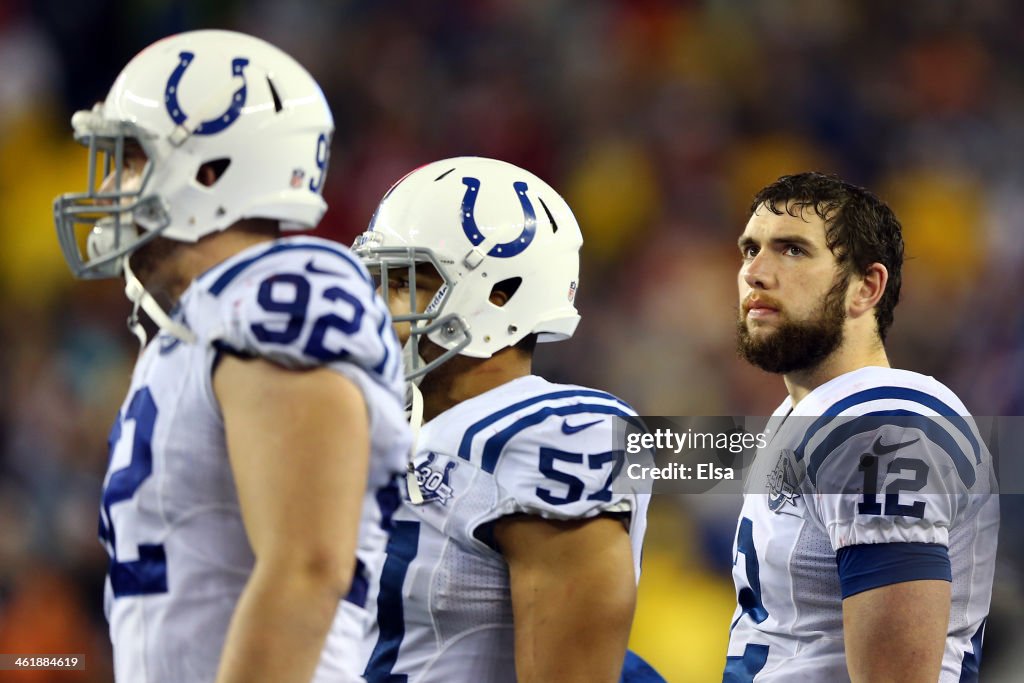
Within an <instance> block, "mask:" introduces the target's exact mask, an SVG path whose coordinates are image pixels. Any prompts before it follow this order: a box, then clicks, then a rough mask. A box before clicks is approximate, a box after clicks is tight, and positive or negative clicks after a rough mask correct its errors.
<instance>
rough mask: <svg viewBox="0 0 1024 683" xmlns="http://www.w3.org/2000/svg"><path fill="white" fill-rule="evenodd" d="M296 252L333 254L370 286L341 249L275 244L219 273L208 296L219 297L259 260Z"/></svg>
mask: <svg viewBox="0 0 1024 683" xmlns="http://www.w3.org/2000/svg"><path fill="white" fill-rule="evenodd" d="M296 250H306V251H323V252H327V253H328V254H333V255H334V256H337V257H338V258H340V259H342V260H344V261H346V262H348V264H349V265H350V266H352V269H353V270H354V271H355V273H356V275H357V276H358V277H359V278H361V279H362V280H364V281H365V282H367V283H368V284H372V282H371V280H370V276H369V275H367V273H366V270H365V269H364V268H363V267H362V266H361V265H360V264H359V262H358V261H356V260H355V258H354V257H352V256H350V255H349V254H346V253H345V252H343V251H341V249H336V248H334V247H331V246H328V245H326V244H309V243H306V242H300V243H295V244H291V243H283V244H282V243H275V244H274V245H273V246H271V247H270V248H269V249H267V250H265V251H263V252H260V253H259V254H257V255H256V256H253V257H251V258H247V259H245V260H244V261H239V262H238V263H236V264H235V265H233V266H231V267H230V268H228V269H227V270H226V271H224V272H223V273H221V275H220V277H218V278H217V280H216V281H215V282H214V283H213V284H212V285H210V290H209V291H210V294H213V295H214V296H220V294H221V292H223V291H224V290H225V289H226V288H227V286H228V285H229V284H231V282H232V280H234V279H235V278H237V277H238V276H239V275H241V274H242V271H244V270H245V269H246V268H248V267H249V266H251V265H252V264H254V263H256V262H257V261H259V260H260V259H262V258H265V257H267V256H272V255H274V254H279V253H281V252H282V251H296Z"/></svg>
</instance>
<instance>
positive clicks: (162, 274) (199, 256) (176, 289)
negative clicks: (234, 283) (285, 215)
mask: <svg viewBox="0 0 1024 683" xmlns="http://www.w3.org/2000/svg"><path fill="white" fill-rule="evenodd" d="M272 239H274V237H273V236H271V235H266V234H260V233H253V232H246V231H242V230H231V229H228V230H225V231H223V232H217V233H213V234H212V235H208V236H206V237H204V238H202V239H201V240H199V241H198V242H196V243H195V244H188V243H182V244H179V245H178V248H177V249H176V250H175V251H174V253H173V255H172V256H171V257H170V258H168V259H166V260H165V261H164V262H162V263H160V264H158V265H157V267H155V268H154V269H153V270H152V272H149V273H146V274H142V273H140V274H139V278H140V279H141V280H142V283H143V284H144V285H145V286H146V289H147V290H149V292H150V293H151V294H152V295H153V296H155V297H158V300H161V301H162V302H164V303H166V304H169V305H170V306H174V305H176V304H177V303H178V300H179V299H181V296H182V294H184V293H185V290H186V289H188V287H189V285H191V284H192V281H193V280H195V279H196V278H197V277H199V276H200V275H202V274H203V273H205V272H206V271H208V270H209V269H211V268H213V267H214V266H216V265H217V264H219V263H223V262H224V261H226V260H228V259H229V258H231V257H232V256H234V255H235V254H237V253H239V252H241V251H244V250H246V249H248V248H249V247H251V246H254V245H256V244H259V243H261V242H269V241H270V240H272Z"/></svg>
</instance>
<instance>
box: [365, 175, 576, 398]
mask: <svg viewBox="0 0 1024 683" xmlns="http://www.w3.org/2000/svg"><path fill="white" fill-rule="evenodd" d="M582 244H583V236H582V235H581V234H580V228H579V225H578V224H577V222H576V217H575V216H573V213H572V210H570V209H569V205H568V204H566V202H565V200H564V199H562V197H561V196H559V194H558V193H557V192H555V191H554V190H553V189H552V188H551V186H550V185H548V184H547V183H545V182H544V181H543V180H541V179H540V178H538V177H537V176H535V175H534V174H532V173H530V172H529V171H525V170H523V169H521V168H519V167H517V166H513V165H512V164H509V163H506V162H503V161H496V160H494V159H485V158H481V157H458V158H454V159H444V160H442V161H436V162H434V163H432V164H427V165H426V166H422V167H420V168H418V169H416V170H415V171H413V172H412V173H410V174H408V175H407V176H405V177H404V178H402V179H401V180H399V181H398V182H397V183H396V184H395V185H394V186H393V187H392V188H391V189H390V190H388V192H387V194H385V195H384V198H383V199H382V200H381V203H380V205H379V206H378V207H377V211H376V213H375V214H374V216H373V219H372V220H371V222H370V226H369V229H368V230H367V231H366V232H365V233H363V234H362V235H360V236H359V237H358V238H357V239H356V242H355V245H354V246H353V249H354V250H355V252H356V254H358V255H359V256H360V258H361V259H362V260H363V262H364V264H366V265H367V267H368V268H369V269H370V270H371V272H374V273H379V277H380V281H381V283H382V287H384V288H385V291H384V296H385V298H387V292H386V287H387V282H388V271H389V270H392V269H395V268H407V269H408V271H409V272H408V278H409V283H410V290H411V301H412V302H415V301H416V295H415V283H416V264H417V263H419V264H430V265H432V266H433V267H434V268H435V269H436V270H437V272H438V273H439V274H440V275H441V277H442V279H443V280H444V284H443V285H442V286H441V288H440V289H439V290H438V291H437V292H436V293H434V296H433V297H432V299H431V301H430V304H429V305H428V306H427V307H426V310H424V311H418V310H415V307H414V308H413V310H410V311H409V313H408V314H399V315H395V316H394V320H395V321H396V322H403V321H405V322H409V323H410V325H411V335H410V339H409V343H408V344H407V348H406V364H407V367H406V372H407V375H406V376H407V378H408V379H416V378H419V377H422V376H423V375H425V374H426V373H428V372H430V371H432V370H433V369H434V368H436V367H437V366H439V365H440V364H441V363H444V362H445V361H447V360H448V359H449V358H451V357H453V356H454V355H456V354H461V355H464V356H470V357H473V358H489V357H491V356H492V355H493V354H494V353H495V352H497V351H498V350H500V349H503V348H505V347H508V346H513V345H515V344H517V343H518V342H519V341H521V340H522V339H523V338H524V337H526V336H527V335H530V334H536V335H537V340H538V341H540V342H550V341H561V340H563V339H568V338H569V337H571V336H572V334H573V332H574V331H575V329H576V325H577V324H578V323H579V320H580V316H579V313H578V312H577V311H576V307H575V305H574V301H575V298H576V290H577V286H578V282H579V250H580V247H581V246H582ZM496 287H497V288H501V289H502V290H504V291H505V292H506V294H508V293H509V292H511V296H510V297H509V299H508V301H507V302H506V303H505V304H504V305H501V306H499V305H496V304H494V303H492V301H491V293H492V291H493V290H494V289H495V288H496ZM422 336H426V337H427V338H428V339H429V340H430V341H432V342H433V343H434V344H437V345H438V346H440V347H442V348H444V349H445V350H446V353H445V354H443V355H442V356H441V357H440V358H437V359H435V360H433V361H431V362H430V363H425V362H424V361H423V360H422V359H421V358H420V355H419V353H418V338H419V337H422Z"/></svg>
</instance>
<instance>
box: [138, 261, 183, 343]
mask: <svg viewBox="0 0 1024 683" xmlns="http://www.w3.org/2000/svg"><path fill="white" fill-rule="evenodd" d="M121 267H122V269H123V271H124V294H125V296H127V297H128V300H129V301H131V302H132V313H131V316H130V317H129V318H128V329H129V330H131V331H132V334H134V335H135V337H136V338H137V339H138V340H139V344H141V345H142V346H143V347H145V346H146V341H147V339H146V330H144V329H143V327H142V323H140V322H139V309H140V308H141V309H142V310H144V311H145V312H146V315H148V316H149V318H150V320H152V321H153V322H154V323H156V325H157V327H159V328H160V329H161V330H163V331H164V332H167V333H168V334H170V335H172V336H174V337H177V338H178V339H180V340H181V341H183V342H185V343H187V344H194V343H195V342H196V335H195V333H194V332H193V331H192V330H190V329H188V328H187V327H185V326H184V325H182V324H181V323H178V322H175V321H174V320H171V317H170V316H169V315H167V313H165V312H164V309H163V308H161V307H160V304H158V303H157V302H156V299H154V298H153V295H151V294H150V293H149V292H147V291H146V288H145V286H143V284H142V282H140V281H139V278H137V277H136V276H135V273H134V272H132V267H131V265H130V264H129V263H128V256H127V255H126V256H125V257H124V258H123V259H122V260H121Z"/></svg>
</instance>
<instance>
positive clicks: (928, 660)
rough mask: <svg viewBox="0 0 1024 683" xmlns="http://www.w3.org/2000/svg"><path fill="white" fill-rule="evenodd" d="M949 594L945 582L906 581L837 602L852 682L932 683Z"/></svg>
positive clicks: (936, 672) (939, 665) (938, 666)
mask: <svg viewBox="0 0 1024 683" xmlns="http://www.w3.org/2000/svg"><path fill="white" fill-rule="evenodd" d="M950 590H951V584H950V583H949V582H948V581H938V580H927V581H907V582H905V583H895V584H891V585H888V586H882V587H881V588H875V589H873V590H869V591H865V592H863V593H858V594H857V595H852V596H850V597H848V598H846V599H845V600H843V631H844V633H845V641H846V663H847V667H848V669H849V672H850V678H851V679H852V680H853V681H854V683H860V682H862V681H863V682H865V683H866V682H868V681H870V683H887V682H889V681H898V682H899V683H917V682H920V683H925V682H927V683H935V681H937V680H938V679H939V671H940V669H941V668H942V653H943V651H944V649H945V647H946V630H947V628H948V624H949V606H950Z"/></svg>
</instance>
